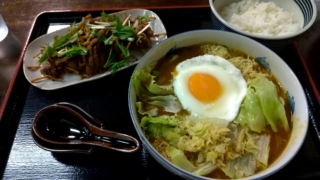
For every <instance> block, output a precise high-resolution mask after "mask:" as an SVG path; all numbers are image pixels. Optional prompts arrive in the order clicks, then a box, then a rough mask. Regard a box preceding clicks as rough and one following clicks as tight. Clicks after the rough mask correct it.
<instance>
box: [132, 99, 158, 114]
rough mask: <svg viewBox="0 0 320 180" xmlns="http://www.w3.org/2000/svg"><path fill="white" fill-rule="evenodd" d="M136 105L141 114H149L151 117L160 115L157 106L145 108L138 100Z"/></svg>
mask: <svg viewBox="0 0 320 180" xmlns="http://www.w3.org/2000/svg"><path fill="white" fill-rule="evenodd" d="M136 107H137V109H138V112H139V114H141V115H148V116H149V117H152V116H156V115H158V109H157V108H151V109H144V108H143V106H142V102H136Z"/></svg>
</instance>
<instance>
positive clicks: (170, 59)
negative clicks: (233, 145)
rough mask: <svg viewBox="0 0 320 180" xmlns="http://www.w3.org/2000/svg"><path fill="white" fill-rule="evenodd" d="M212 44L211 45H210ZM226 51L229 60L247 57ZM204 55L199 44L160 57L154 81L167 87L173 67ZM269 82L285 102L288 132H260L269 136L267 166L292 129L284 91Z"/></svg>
mask: <svg viewBox="0 0 320 180" xmlns="http://www.w3.org/2000/svg"><path fill="white" fill-rule="evenodd" d="M210 44H212V43H210ZM228 51H229V53H230V58H232V57H238V56H241V57H248V55H247V54H245V53H243V52H241V51H239V50H236V49H230V48H228ZM204 54H205V53H204V52H203V50H202V49H201V44H198V45H193V46H188V47H183V48H179V49H177V50H175V51H174V52H172V53H170V54H167V55H166V56H164V57H162V58H161V59H160V60H159V61H158V63H157V65H156V66H155V68H154V70H153V74H154V75H156V78H155V81H156V83H157V84H159V85H168V84H171V82H172V80H173V73H174V72H175V67H176V66H177V65H178V64H179V63H180V62H182V61H184V60H186V59H190V58H193V57H196V56H200V55H204ZM269 80H271V81H273V82H274V84H275V85H276V88H277V92H278V95H279V96H280V97H281V98H283V100H284V101H285V111H286V116H287V119H288V121H289V122H288V123H289V127H290V130H289V131H285V130H284V129H283V128H278V132H276V133H275V132H273V131H272V129H271V127H270V126H267V128H266V129H265V130H264V131H263V132H262V133H264V134H268V135H270V153H269V161H268V162H269V165H270V164H272V163H273V162H274V161H275V160H276V159H277V158H278V157H279V156H280V155H281V154H282V152H283V151H284V149H285V147H286V146H287V144H288V141H289V139H290V136H291V129H292V122H291V108H290V104H289V101H288V99H287V96H286V93H285V90H284V89H283V87H282V86H281V85H280V83H279V82H278V80H277V79H276V77H274V76H273V75H272V76H271V78H269ZM161 114H166V113H164V112H161ZM256 172H259V169H257V171H256ZM207 176H208V177H213V178H224V179H228V177H227V176H226V175H225V174H224V173H223V172H222V171H221V170H220V169H217V170H214V171H213V172H212V173H210V174H209V175H207Z"/></svg>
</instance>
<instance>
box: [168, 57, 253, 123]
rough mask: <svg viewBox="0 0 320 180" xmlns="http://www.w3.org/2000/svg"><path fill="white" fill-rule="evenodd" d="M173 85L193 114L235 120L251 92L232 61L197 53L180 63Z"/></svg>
mask: <svg viewBox="0 0 320 180" xmlns="http://www.w3.org/2000/svg"><path fill="white" fill-rule="evenodd" d="M173 77H174V79H173V87H174V92H175V94H176V96H177V97H178V99H179V101H180V102H181V105H182V106H183V108H184V109H186V110H187V111H189V112H190V114H191V115H194V116H197V117H205V118H218V119H224V120H226V121H229V122H230V121H232V120H234V119H235V117H236V116H237V114H238V111H239V108H240V105H241V102H242V100H243V98H244V97H245V95H246V93H247V83H246V81H245V79H244V78H243V76H242V74H241V72H240V70H239V69H238V68H236V67H235V66H234V65H233V64H231V63H230V62H229V61H228V60H226V59H224V58H222V57H220V56H213V55H203V56H197V57H194V58H191V59H187V60H185V61H183V62H181V63H179V64H178V65H177V66H176V69H175V72H174V74H173Z"/></svg>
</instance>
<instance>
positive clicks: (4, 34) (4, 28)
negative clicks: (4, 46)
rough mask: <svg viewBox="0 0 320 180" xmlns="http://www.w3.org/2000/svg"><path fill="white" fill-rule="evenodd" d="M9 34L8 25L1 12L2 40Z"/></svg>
mask: <svg viewBox="0 0 320 180" xmlns="http://www.w3.org/2000/svg"><path fill="white" fill-rule="evenodd" d="M7 35H8V26H7V25H6V23H5V22H4V20H3V18H2V16H1V14H0V42H1V41H2V40H3V39H4V38H6V37H7Z"/></svg>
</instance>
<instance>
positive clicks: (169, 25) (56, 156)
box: [0, 7, 320, 179]
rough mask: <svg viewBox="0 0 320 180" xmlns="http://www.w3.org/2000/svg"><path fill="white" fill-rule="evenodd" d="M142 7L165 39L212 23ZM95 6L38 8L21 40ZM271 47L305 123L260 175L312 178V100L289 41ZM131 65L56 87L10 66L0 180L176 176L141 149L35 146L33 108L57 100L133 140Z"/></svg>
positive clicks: (318, 163)
mask: <svg viewBox="0 0 320 180" xmlns="http://www.w3.org/2000/svg"><path fill="white" fill-rule="evenodd" d="M118 10H120V9H112V10H105V12H107V13H111V12H115V11H118ZM150 10H152V11H154V12H155V13H157V14H158V15H159V17H160V18H161V20H162V22H163V23H164V25H165V27H166V29H167V32H168V36H169V37H170V36H172V35H174V34H177V33H180V32H185V31H189V30H196V29H213V26H212V23H211V19H210V9H209V7H193V8H192V7H187V8H186V7H185V8H182V7H170V8H169V7H167V8H150ZM101 11H102V10H95V11H76V12H70V11H61V12H44V13H42V14H40V15H39V16H38V17H37V18H36V19H35V22H34V26H33V29H32V32H31V34H30V37H29V42H31V41H32V40H34V39H35V38H37V37H38V36H40V35H42V34H45V33H46V32H47V30H48V27H49V26H51V25H54V24H70V23H73V22H74V21H80V20H81V18H82V17H83V16H85V15H87V14H88V13H91V14H92V15H94V16H98V15H99V13H100V12H101ZM277 53H278V54H279V55H280V56H281V57H282V58H283V59H284V60H285V61H286V62H287V63H288V64H289V66H290V67H291V68H292V69H293V71H294V72H295V73H296V75H297V76H298V78H299V79H300V82H301V83H302V85H303V88H304V90H305V93H306V95H307V99H308V105H309V114H310V116H309V117H310V126H309V131H308V134H307V137H306V140H305V142H304V144H303V146H302V147H301V150H300V151H299V152H298V154H297V155H296V157H295V158H294V159H293V160H292V161H291V162H290V163H289V164H288V165H287V166H286V167H284V168H283V169H281V170H279V171H278V172H277V173H275V174H274V175H272V176H270V177H268V179H320V155H319V152H320V151H319V150H320V148H319V147H320V141H319V137H320V136H319V131H318V130H319V129H318V127H319V121H320V117H319V116H320V108H319V103H318V102H317V100H316V98H315V95H314V92H313V90H312V88H311V85H310V82H309V80H308V77H307V75H306V72H305V70H304V68H303V64H302V63H301V62H302V61H301V59H299V52H298V49H297V46H296V45H295V44H292V45H289V46H288V47H286V48H285V49H283V50H281V51H279V52H277ZM21 61H22V59H20V65H21ZM133 69H134V67H130V68H128V69H125V70H123V71H121V72H119V73H117V74H115V75H113V76H107V77H105V78H102V79H99V80H96V81H93V82H88V83H84V84H79V85H76V86H71V87H68V88H64V89H61V90H55V91H43V90H40V89H37V88H35V87H33V86H32V85H30V84H29V83H28V82H27V80H26V79H25V77H24V75H23V71H22V67H20V66H18V67H17V73H16V76H15V77H14V84H13V85H12V87H11V89H10V91H9V92H8V93H10V96H9V98H8V100H7V102H6V106H5V108H4V113H3V115H2V119H1V122H0V174H1V176H2V179H181V178H180V177H178V176H175V175H173V174H172V173H170V172H169V171H167V170H166V169H164V168H163V167H162V166H161V165H160V164H159V163H157V162H156V161H155V160H154V159H153V158H152V157H151V156H150V155H149V154H148V152H147V151H146V149H145V148H141V150H139V151H138V152H137V153H134V154H124V153H119V152H115V151H110V150H106V149H99V148H97V149H95V151H94V152H93V153H92V154H76V153H73V154H72V153H71V154H70V153H69V154H66V153H51V152H49V151H45V150H43V149H41V148H39V147H38V146H37V145H36V144H34V142H33V140H32V136H31V124H32V121H33V117H34V116H35V114H36V113H37V112H38V111H39V110H40V109H41V108H43V107H45V106H47V105H50V104H53V103H57V102H61V101H63V102H70V103H74V104H76V105H78V106H80V107H82V108H83V109H84V110H86V111H87V112H88V113H90V114H91V115H92V116H94V117H96V118H97V119H99V120H100V121H102V122H103V123H104V124H105V127H106V128H107V129H110V130H113V131H118V132H122V133H127V134H129V135H132V136H135V137H137V138H138V136H137V134H136V132H135V129H134V127H133V124H132V122H131V119H130V115H129V110H128V98H127V91H128V85H129V81H130V76H131V74H132V71H133Z"/></svg>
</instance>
